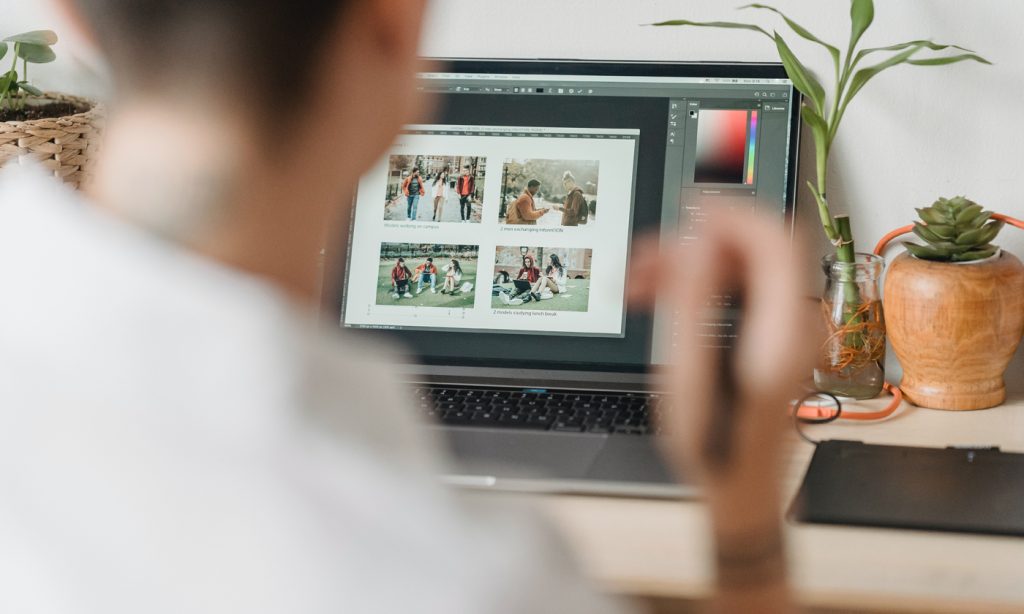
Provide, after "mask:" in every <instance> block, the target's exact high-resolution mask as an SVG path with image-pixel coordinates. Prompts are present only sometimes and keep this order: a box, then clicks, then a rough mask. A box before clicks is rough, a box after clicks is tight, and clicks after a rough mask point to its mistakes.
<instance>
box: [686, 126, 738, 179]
mask: <svg viewBox="0 0 1024 614" xmlns="http://www.w3.org/2000/svg"><path fill="white" fill-rule="evenodd" d="M748 113H749V111H748V110H746V109H701V110H700V114H699V116H698V120H697V151H696V160H695V165H694V174H693V181H694V183H738V184H742V183H744V180H745V178H746V165H745V162H746V159H745V158H746V153H747V123H748V122H747V114H748Z"/></svg>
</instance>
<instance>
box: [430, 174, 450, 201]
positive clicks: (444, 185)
mask: <svg viewBox="0 0 1024 614" xmlns="http://www.w3.org/2000/svg"><path fill="white" fill-rule="evenodd" d="M431 185H432V186H433V188H434V189H433V194H434V198H437V197H438V196H440V197H442V198H448V180H447V179H445V180H438V181H437V183H431Z"/></svg>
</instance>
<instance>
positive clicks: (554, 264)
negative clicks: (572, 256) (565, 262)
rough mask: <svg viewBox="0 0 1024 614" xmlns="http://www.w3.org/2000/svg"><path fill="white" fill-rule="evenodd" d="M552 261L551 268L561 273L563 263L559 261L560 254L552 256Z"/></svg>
mask: <svg viewBox="0 0 1024 614" xmlns="http://www.w3.org/2000/svg"><path fill="white" fill-rule="evenodd" d="M550 260H551V266H552V267H554V268H556V269H558V270H559V271H561V270H562V261H561V260H559V258H558V254H551V256H550Z"/></svg>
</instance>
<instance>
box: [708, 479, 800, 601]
mask: <svg viewBox="0 0 1024 614" xmlns="http://www.w3.org/2000/svg"><path fill="white" fill-rule="evenodd" d="M755 490H762V489H760V488H755ZM777 492H778V491H777V490H776V491H774V493H777ZM752 494H753V493H744V494H739V495H736V496H733V493H727V494H726V493H717V494H714V495H712V497H715V498H714V499H713V500H709V509H710V511H711V514H712V533H713V540H714V551H715V557H714V567H715V575H716V583H717V590H716V592H715V597H714V599H713V600H712V603H713V608H712V611H714V612H761V613H764V614H782V613H789V612H794V611H795V608H794V605H793V600H792V595H791V593H790V590H789V584H788V583H787V580H786V576H787V573H786V551H785V542H784V536H783V531H782V520H781V518H779V515H778V511H777V510H778V497H777V495H773V493H772V492H762V495H764V498H761V499H759V500H757V501H756V502H755V501H753V500H752V496H751V495H752Z"/></svg>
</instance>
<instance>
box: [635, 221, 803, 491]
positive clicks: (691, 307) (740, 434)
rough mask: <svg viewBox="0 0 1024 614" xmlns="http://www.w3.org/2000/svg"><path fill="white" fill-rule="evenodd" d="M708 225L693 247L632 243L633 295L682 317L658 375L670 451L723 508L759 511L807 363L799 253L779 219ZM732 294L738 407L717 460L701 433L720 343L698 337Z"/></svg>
mask: <svg viewBox="0 0 1024 614" xmlns="http://www.w3.org/2000/svg"><path fill="white" fill-rule="evenodd" d="M704 226H705V230H704V233H703V235H702V236H701V237H700V238H699V239H698V240H697V241H696V243H695V244H694V245H691V246H687V247H681V248H678V249H676V250H673V251H672V252H671V253H665V252H663V251H659V249H658V246H657V244H656V243H654V242H650V243H647V244H640V245H638V246H637V249H636V250H635V253H634V256H633V259H632V264H633V266H632V273H631V276H630V280H631V283H630V288H629V290H630V298H631V299H632V301H633V302H634V303H637V302H639V303H646V304H653V302H654V300H655V299H656V298H657V300H659V301H662V304H663V305H665V306H666V307H673V308H674V309H675V311H676V313H677V314H678V315H677V316H676V318H677V322H676V328H675V331H674V332H675V334H676V337H675V338H676V340H677V344H676V348H675V349H674V350H673V356H672V364H671V365H670V366H668V367H666V368H665V369H664V372H663V373H662V375H663V376H664V377H665V378H666V383H667V390H668V391H669V393H670V395H671V398H670V399H669V405H668V409H667V410H666V411H664V412H662V413H661V414H660V415H659V416H658V419H659V420H660V422H661V426H662V430H663V431H665V433H666V436H665V437H664V438H663V441H662V443H663V448H664V451H665V453H666V455H667V456H668V458H669V459H670V461H671V462H672V463H673V465H674V466H675V467H676V468H677V469H679V470H680V471H681V472H685V473H686V474H688V475H691V476H694V477H697V478H698V479H700V480H702V481H703V483H704V485H705V487H706V489H707V490H708V494H709V496H710V497H712V498H713V499H720V500H721V501H722V504H723V505H724V506H728V507H731V508H733V509H737V508H735V507H734V506H742V505H748V504H754V503H757V505H756V507H758V508H761V509H763V508H764V506H765V504H766V503H767V504H768V505H770V503H769V501H774V500H776V499H777V494H776V495H773V491H775V490H777V481H776V477H777V473H776V471H777V469H778V465H779V461H780V456H781V453H782V442H783V429H785V428H786V426H787V424H788V419H787V412H788V405H789V402H790V400H791V398H793V397H794V396H796V394H797V391H798V389H799V381H800V379H801V378H803V377H805V376H806V375H807V374H808V373H809V370H810V367H811V360H810V359H811V357H812V354H813V352H812V351H810V350H811V349H813V346H811V348H809V347H808V344H809V343H811V339H810V337H811V335H810V334H809V333H808V326H807V325H806V323H807V314H806V310H807V304H808V301H806V299H803V298H802V295H803V291H804V285H803V284H802V279H801V276H800V275H799V274H798V271H799V270H800V268H799V267H798V266H796V264H795V259H796V254H795V253H794V252H796V250H795V248H794V247H793V246H792V245H791V242H790V239H789V237H788V235H787V234H786V233H785V232H784V230H783V225H782V224H781V223H780V222H779V220H778V219H777V218H771V219H762V218H760V217H758V216H756V215H755V214H752V213H736V212H731V213H722V214H716V215H714V216H713V217H712V218H711V219H710V220H709V221H708V222H707V224H705V225H704ZM667 263H670V264H671V266H666V264H667ZM668 270H673V271H675V273H674V274H666V271H668ZM656 293H657V296H656ZM733 293H736V294H741V295H742V296H743V297H744V312H743V313H744V315H743V322H742V331H741V333H740V338H739V343H738V347H736V348H735V349H734V350H733V352H732V356H733V362H734V364H733V374H734V384H735V390H734V395H733V396H734V399H735V404H736V407H734V408H732V417H733V418H734V421H733V422H734V423H733V424H732V434H731V441H730V442H729V445H728V449H729V451H730V453H729V456H728V457H727V458H725V459H724V460H723V462H717V461H716V460H715V459H710V458H708V456H707V451H708V445H707V444H708V442H707V438H708V434H709V432H710V429H711V421H712V419H713V413H714V412H716V411H720V409H719V406H718V399H717V398H716V395H717V393H718V391H717V390H716V382H717V381H719V371H718V365H719V355H718V352H719V350H717V349H714V348H711V347H709V346H708V343H707V341H708V338H707V337H704V338H703V340H702V338H701V334H702V333H704V332H707V328H706V326H703V325H702V324H703V323H705V322H706V320H707V318H708V315H709V313H708V305H709V302H710V301H712V300H713V299H712V297H717V296H721V295H723V294H733ZM766 497H767V499H766Z"/></svg>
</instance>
